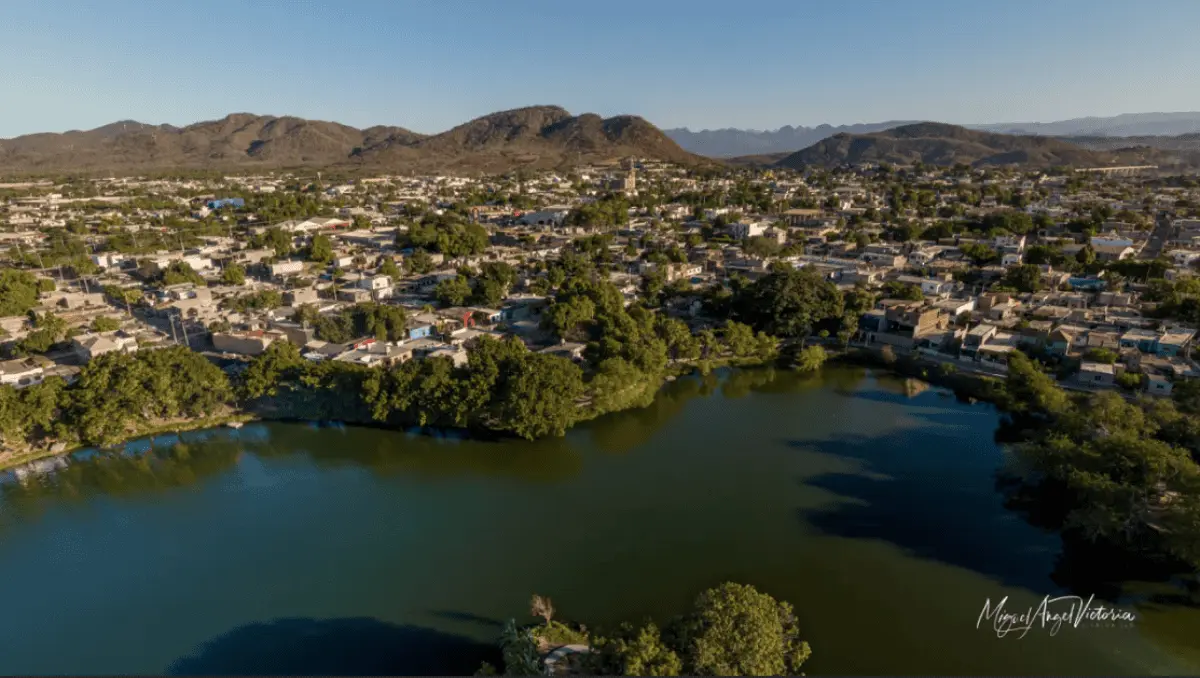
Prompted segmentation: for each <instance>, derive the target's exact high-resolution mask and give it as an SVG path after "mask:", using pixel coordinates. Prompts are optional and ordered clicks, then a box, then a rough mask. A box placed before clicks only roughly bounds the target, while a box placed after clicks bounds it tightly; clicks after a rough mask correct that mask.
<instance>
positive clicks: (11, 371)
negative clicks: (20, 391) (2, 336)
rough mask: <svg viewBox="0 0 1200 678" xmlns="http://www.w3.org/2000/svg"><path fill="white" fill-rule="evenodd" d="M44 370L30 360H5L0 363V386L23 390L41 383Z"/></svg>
mask: <svg viewBox="0 0 1200 678" xmlns="http://www.w3.org/2000/svg"><path fill="white" fill-rule="evenodd" d="M44 376H45V369H44V368H42V366H41V365H35V364H34V363H33V362H32V361H30V360H5V361H3V362H0V384H3V385H6V386H12V387H13V388H25V387H26V386H33V385H34V384H40V383H42V379H43V377H44Z"/></svg>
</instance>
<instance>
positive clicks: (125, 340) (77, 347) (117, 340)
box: [71, 330, 138, 361]
mask: <svg viewBox="0 0 1200 678" xmlns="http://www.w3.org/2000/svg"><path fill="white" fill-rule="evenodd" d="M137 347H138V344H137V339H135V338H134V337H132V336H130V335H128V334H125V333H124V332H122V331H120V330H118V331H116V332H103V333H88V334H83V335H80V336H78V337H75V338H74V339H72V340H71V350H72V351H73V352H74V353H75V355H77V356H79V358H80V359H81V360H84V361H88V360H91V359H92V358H95V357H96V356H99V355H104V354H105V353H112V352H113V351H125V352H126V353H132V352H134V351H136V350H137Z"/></svg>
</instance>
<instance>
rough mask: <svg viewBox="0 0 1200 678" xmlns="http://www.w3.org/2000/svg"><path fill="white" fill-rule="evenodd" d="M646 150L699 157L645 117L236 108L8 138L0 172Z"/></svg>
mask: <svg viewBox="0 0 1200 678" xmlns="http://www.w3.org/2000/svg"><path fill="white" fill-rule="evenodd" d="M629 156H637V157H645V158H653V159H659V160H666V161H671V162H678V163H681V164H700V163H706V162H709V161H708V160H707V159H705V158H700V157H698V156H695V155H692V154H690V153H688V152H686V151H684V150H683V149H681V148H679V146H678V145H677V144H675V142H673V141H671V140H670V139H669V138H667V137H666V135H664V134H663V133H662V132H661V131H660V130H659V129H658V128H656V127H655V126H654V125H651V124H650V123H648V122H646V121H645V120H643V119H642V118H639V117H636V116H618V117H614V118H608V119H602V118H600V117H599V116H597V115H592V114H584V115H580V116H572V115H571V114H570V113H568V112H567V111H565V110H563V109H561V108H558V107H555V106H536V107H530V108H521V109H516V110H512V111H503V112H500V113H493V114H491V115H487V116H483V117H481V118H478V119H476V120H472V121H470V122H468V123H466V124H464V125H460V126H458V127H455V128H454V129H451V130H449V131H447V132H443V133H441V134H436V135H433V136H426V135H422V134H418V133H416V132H412V131H409V130H406V129H404V128H401V127H387V126H376V127H369V128H367V129H361V130H360V129H357V128H354V127H350V126H348V125H342V124H339V123H336V122H324V121H318V120H305V119H302V118H294V117H275V116H260V115H253V114H250V113H236V114H232V115H228V116H226V117H224V118H222V119H220V120H212V121H206V122H200V123H195V124H193V125H188V126H186V127H173V126H171V125H147V124H144V123H139V122H134V121H121V122H116V123H112V124H109V125H105V126H103V127H98V128H96V129H93V130H88V131H72V132H65V133H62V134H31V135H27V136H22V137H17V138H14V139H5V140H0V172H3V173H10V174H18V173H20V174H31V173H50V172H78V171H87V172H107V173H132V172H141V171H147V170H167V169H221V170H249V171H253V170H255V169H277V168H299V167H307V168H324V167H333V168H355V167H361V168H371V169H379V170H387V171H396V172H427V171H457V172H464V173H475V172H503V171H508V170H511V169H514V168H516V167H530V168H539V169H540V168H551V167H559V166H563V165H568V164H575V163H578V162H590V161H602V160H614V159H619V158H622V157H629Z"/></svg>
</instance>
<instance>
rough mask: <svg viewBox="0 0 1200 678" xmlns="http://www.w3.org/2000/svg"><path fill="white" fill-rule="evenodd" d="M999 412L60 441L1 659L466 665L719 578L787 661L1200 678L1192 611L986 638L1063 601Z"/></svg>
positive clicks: (638, 611) (669, 412)
mask: <svg viewBox="0 0 1200 678" xmlns="http://www.w3.org/2000/svg"><path fill="white" fill-rule="evenodd" d="M998 421H999V416H998V414H997V413H996V411H995V410H994V409H993V408H992V407H990V406H988V405H985V404H968V403H963V402H959V401H957V400H956V399H955V398H954V397H953V396H952V395H950V394H949V393H948V392H946V391H944V390H942V389H937V388H931V387H928V386H927V385H925V384H923V383H921V382H917V381H913V380H903V379H897V378H894V377H890V376H886V375H883V374H880V373H875V372H871V371H868V370H863V369H858V368H849V367H829V368H826V369H824V370H822V371H821V372H820V373H818V374H816V375H798V374H795V373H791V372H786V371H775V370H746V371H732V372H720V373H719V374H714V375H710V376H708V377H704V378H701V377H689V378H684V379H680V380H678V381H676V382H674V383H671V384H668V385H667V386H666V387H665V388H664V389H663V390H662V391H661V392H660V393H659V395H658V397H657V398H656V400H655V401H654V403H653V404H652V405H651V406H650V407H648V408H645V409H642V410H637V411H631V412H623V413H618V414H613V415H608V416H606V417H603V418H601V419H598V420H595V421H592V422H588V423H587V424H584V425H581V426H579V427H576V428H575V429H573V430H571V431H570V432H569V433H568V435H567V436H566V437H565V438H561V439H552V440H542V441H537V442H526V441H518V440H502V441H494V440H474V439H468V438H464V437H461V436H457V435H441V436H433V435H426V434H421V433H415V432H413V433H404V432H397V431H388V430H380V429H372V428H357V427H341V426H318V425H306V424H283V423H257V424H249V425H247V426H245V427H244V428H242V429H240V430H232V429H214V430H210V431H201V432H193V433H185V434H182V436H181V437H182V440H180V439H179V438H177V437H159V438H156V439H154V440H153V441H138V442H137V443H134V444H133V445H131V450H130V452H128V453H125V454H113V453H91V454H82V455H77V456H76V458H75V460H74V461H73V463H71V464H70V465H69V466H68V467H67V468H66V469H64V470H61V471H58V472H56V473H54V474H51V475H48V476H46V477H44V478H41V479H35V480H27V481H25V482H24V483H23V484H22V483H17V482H13V481H10V482H8V483H6V484H5V485H4V486H3V489H2V490H0V582H3V585H2V586H0V591H2V592H3V598H2V599H0V673H4V674H72V673H77V674H98V673H101V674H113V673H126V674H129V673H141V674H150V673H162V672H167V673H174V674H243V675H245V674H264V673H274V674H278V673H309V674H313V673H326V674H359V675H362V674H386V673H393V674H395V673H426V674H428V673H470V672H472V671H473V670H474V669H475V668H477V667H478V665H479V662H480V661H481V660H482V659H485V658H491V657H493V656H494V655H495V650H494V647H493V641H494V640H495V638H496V636H497V635H498V632H499V625H500V623H501V622H502V621H503V620H504V619H506V618H508V617H516V618H518V620H521V621H527V620H528V616H527V614H528V613H527V606H528V599H529V597H530V595H531V594H533V593H540V594H543V595H548V596H550V597H551V598H553V600H554V602H555V604H556V607H557V608H558V611H559V615H560V616H561V617H563V618H566V619H572V620H580V621H584V622H586V623H588V624H589V625H593V626H594V625H600V626H603V625H606V624H612V623H616V622H618V621H621V620H632V621H638V620H642V619H644V618H647V617H649V618H655V619H659V620H665V619H666V618H667V617H669V616H671V615H673V614H676V613H678V612H681V611H682V610H683V609H684V608H685V607H686V606H687V604H688V602H689V601H690V599H691V598H692V597H694V596H695V595H696V594H697V593H699V592H700V591H701V590H702V589H704V588H706V587H708V586H712V585H715V584H718V583H720V582H722V581H726V580H735V581H740V582H745V583H750V584H753V585H755V586H757V587H759V588H760V589H762V590H764V591H766V592H768V593H771V594H772V595H774V596H776V597H777V598H780V599H785V600H788V601H790V602H792V603H793V605H794V606H795V607H796V610H797V613H798V616H799V618H800V622H801V629H802V631H803V635H804V637H805V639H806V640H808V641H809V642H810V643H811V644H812V647H813V658H812V659H811V660H810V662H809V663H808V664H806V665H805V671H806V672H807V673H808V674H809V675H819V674H859V675H862V674H876V675H878V674H977V675H996V674H1064V673H1067V674H1076V675H1079V674H1147V673H1152V674H1189V673H1190V674H1195V673H1198V672H1200V652H1197V651H1196V649H1195V647H1196V646H1197V643H1195V641H1194V639H1195V638H1197V637H1200V610H1196V609H1195V608H1187V607H1184V606H1173V605H1169V604H1165V603H1156V604H1154V605H1150V604H1147V603H1140V604H1134V602H1133V601H1123V602H1122V603H1121V604H1122V605H1123V606H1125V607H1128V608H1129V609H1132V610H1135V611H1136V614H1137V619H1136V620H1135V621H1134V622H1132V623H1121V624H1110V625H1096V624H1089V623H1083V624H1081V625H1080V626H1079V627H1078V628H1073V627H1070V628H1068V627H1064V628H1063V629H1061V630H1059V632H1058V633H1057V634H1055V635H1051V634H1050V633H1049V631H1048V630H1046V629H1041V628H1034V629H1031V630H1030V632H1029V633H1028V634H1027V635H1025V636H1024V637H1023V638H1018V637H1016V636H1015V635H1009V636H1006V637H1003V638H999V637H997V634H996V633H995V631H994V630H993V629H991V628H990V625H989V622H987V620H984V622H983V623H982V624H978V621H979V616H980V613H981V611H982V609H983V606H984V605H985V604H987V603H989V601H990V604H991V605H993V606H994V605H995V604H997V603H998V602H999V601H1000V600H1001V599H1004V598H1005V597H1008V602H1007V604H1006V606H1007V608H1008V609H1010V610H1018V611H1024V610H1025V609H1026V608H1027V607H1029V606H1030V605H1036V604H1037V603H1038V602H1039V601H1041V600H1042V598H1043V597H1044V596H1047V595H1049V596H1055V595H1060V594H1062V593H1064V592H1065V590H1064V589H1063V588H1062V586H1061V585H1060V584H1059V583H1056V581H1055V576H1056V575H1055V570H1056V564H1057V563H1058V560H1059V558H1060V555H1061V554H1060V552H1061V540H1060V539H1059V537H1058V536H1057V535H1056V534H1053V533H1048V532H1044V531H1042V530H1039V529H1037V528H1035V527H1032V526H1030V525H1029V524H1027V523H1026V522H1025V521H1023V520H1022V519H1021V517H1020V516H1018V515H1017V514H1015V513H1013V512H1012V511H1009V510H1008V509H1006V508H1005V507H1004V502H1003V497H1002V495H1001V494H1000V493H999V492H998V491H997V490H996V486H995V473H996V471H997V469H999V468H1002V467H1003V466H1004V465H1005V464H1006V463H1008V461H1009V460H1008V458H1007V456H1006V452H1005V450H1004V448H1003V447H1002V446H1000V445H998V444H997V443H996V442H995V441H994V433H995V431H996V428H997V424H998ZM151 442H152V446H153V449H152V450H150V449H148V448H150V447H151ZM1058 579H1059V580H1061V577H1058ZM1126 602H1127V603H1128V604H1126ZM977 626H978V628H977Z"/></svg>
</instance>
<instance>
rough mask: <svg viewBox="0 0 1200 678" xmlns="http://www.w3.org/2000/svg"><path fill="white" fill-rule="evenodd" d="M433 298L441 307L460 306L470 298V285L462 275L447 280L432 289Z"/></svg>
mask: <svg viewBox="0 0 1200 678" xmlns="http://www.w3.org/2000/svg"><path fill="white" fill-rule="evenodd" d="M433 296H434V297H436V298H437V300H438V302H439V303H440V304H441V305H442V306H462V305H463V304H465V303H466V301H467V298H468V297H470V296H471V283H470V282H469V281H468V280H467V278H466V276H462V275H457V276H455V277H453V278H447V279H445V280H443V281H441V282H440V283H438V284H437V287H435V288H434V289H433Z"/></svg>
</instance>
